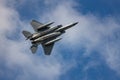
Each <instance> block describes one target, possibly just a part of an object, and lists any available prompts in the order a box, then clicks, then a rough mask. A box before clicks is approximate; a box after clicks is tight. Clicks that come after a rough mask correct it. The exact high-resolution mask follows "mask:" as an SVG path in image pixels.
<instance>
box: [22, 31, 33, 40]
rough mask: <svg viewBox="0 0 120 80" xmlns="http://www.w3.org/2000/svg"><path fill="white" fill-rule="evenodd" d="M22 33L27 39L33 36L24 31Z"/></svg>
mask: <svg viewBox="0 0 120 80" xmlns="http://www.w3.org/2000/svg"><path fill="white" fill-rule="evenodd" d="M22 33H23V35H24V36H25V37H26V38H27V39H28V38H30V37H31V36H32V34H31V33H30V32H29V31H22Z"/></svg>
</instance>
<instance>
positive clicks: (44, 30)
mask: <svg viewBox="0 0 120 80" xmlns="http://www.w3.org/2000/svg"><path fill="white" fill-rule="evenodd" d="M53 23H54V22H50V23H47V24H43V23H40V22H38V21H36V20H32V21H31V25H32V27H33V29H34V31H35V33H33V34H32V33H30V32H29V31H25V30H24V31H22V33H23V35H24V36H25V37H26V40H28V39H29V40H30V41H31V43H32V46H31V47H30V50H31V51H32V53H33V54H34V53H36V51H37V48H38V45H40V44H41V45H42V47H43V49H44V53H45V55H50V54H51V51H52V48H53V46H54V44H55V42H57V41H59V40H61V38H58V37H59V36H60V35H62V34H63V33H65V30H66V29H68V28H71V27H73V26H75V25H76V24H78V22H75V23H72V24H70V25H68V26H64V27H63V26H62V25H57V26H55V27H50V26H51V25H52V24H53Z"/></svg>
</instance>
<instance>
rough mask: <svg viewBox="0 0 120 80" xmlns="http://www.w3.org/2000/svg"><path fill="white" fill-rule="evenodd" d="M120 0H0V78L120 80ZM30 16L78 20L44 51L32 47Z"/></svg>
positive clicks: (67, 21)
mask: <svg viewBox="0 0 120 80" xmlns="http://www.w3.org/2000/svg"><path fill="white" fill-rule="evenodd" d="M119 4H120V1H119V0H67V1H66V0H61V1H58V0H34V1H32V0H18V1H16V0H1V1H0V12H1V14H0V17H1V19H0V26H1V27H0V36H1V38H0V44H1V46H0V80H33V79H34V80H120V59H119V58H120V50H119V47H120V46H119V45H120V19H119V17H120V9H119V7H120V6H119ZM32 19H36V20H38V21H40V22H43V23H46V22H50V21H54V22H55V24H54V25H57V24H63V25H67V24H70V23H73V22H76V21H77V22H79V24H78V25H77V26H75V27H73V28H72V29H70V30H68V31H67V32H66V33H65V34H64V35H63V36H62V38H63V39H62V40H61V41H59V42H57V43H56V45H55V46H54V49H53V51H52V54H51V55H50V56H45V55H44V53H43V50H42V47H41V46H40V47H39V49H38V51H37V53H36V54H34V55H33V54H32V53H31V52H30V50H29V47H30V46H31V44H30V42H29V41H25V38H24V36H23V35H22V34H21V31H22V30H28V31H31V32H34V31H33V30H32V28H31V25H30V24H29V23H30V21H31V20H32Z"/></svg>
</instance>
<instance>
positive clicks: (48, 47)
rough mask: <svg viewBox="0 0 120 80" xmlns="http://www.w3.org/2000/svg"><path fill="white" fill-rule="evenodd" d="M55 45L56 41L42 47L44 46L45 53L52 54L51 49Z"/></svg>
mask: <svg viewBox="0 0 120 80" xmlns="http://www.w3.org/2000/svg"><path fill="white" fill-rule="evenodd" d="M53 46H54V43H51V44H49V45H44V44H42V47H43V50H44V53H45V55H50V54H51V51H52V49H53Z"/></svg>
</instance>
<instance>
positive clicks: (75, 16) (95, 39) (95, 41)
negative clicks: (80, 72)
mask: <svg viewBox="0 0 120 80" xmlns="http://www.w3.org/2000/svg"><path fill="white" fill-rule="evenodd" d="M75 6H77V4H75V3H73V4H72V3H71V2H63V3H62V4H61V3H60V4H58V5H57V6H56V7H55V9H53V10H52V11H48V12H46V14H44V16H43V17H44V18H43V19H42V20H54V21H55V22H56V23H62V24H64V25H65V24H69V23H72V22H76V21H78V22H79V24H78V25H77V26H75V27H73V28H72V29H70V30H68V31H67V33H66V34H65V37H64V39H63V40H62V45H64V46H66V47H70V48H74V49H80V48H81V47H85V48H86V53H84V55H86V56H90V55H91V54H90V53H91V52H92V50H97V51H98V52H99V53H100V54H101V55H102V56H103V57H104V59H105V61H106V63H107V64H108V66H109V67H110V68H111V69H113V70H115V71H116V72H117V73H120V59H119V58H120V50H119V49H118V48H119V47H120V46H119V45H120V38H119V37H120V33H119V30H120V24H119V23H118V22H117V21H116V19H115V18H114V17H112V16H109V17H106V18H99V17H96V16H94V15H92V14H87V15H83V14H81V13H79V12H78V11H77V10H75V9H74V7H75ZM116 33H117V38H114V37H115V36H116ZM110 37H111V38H112V39H113V38H114V40H112V41H110V40H109V39H110ZM116 39H117V42H116ZM111 43H112V44H111ZM68 44H69V45H68ZM75 55H78V54H75Z"/></svg>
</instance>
